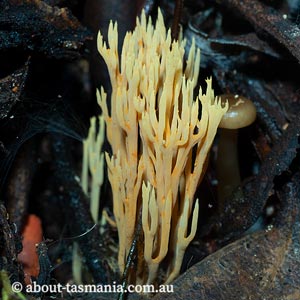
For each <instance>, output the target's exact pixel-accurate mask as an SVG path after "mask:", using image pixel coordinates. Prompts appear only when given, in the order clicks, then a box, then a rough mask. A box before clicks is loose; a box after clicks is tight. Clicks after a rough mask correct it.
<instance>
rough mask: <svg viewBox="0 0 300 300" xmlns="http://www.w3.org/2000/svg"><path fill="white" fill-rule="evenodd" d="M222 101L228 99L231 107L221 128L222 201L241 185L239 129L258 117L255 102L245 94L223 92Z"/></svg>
mask: <svg viewBox="0 0 300 300" xmlns="http://www.w3.org/2000/svg"><path fill="white" fill-rule="evenodd" d="M220 98H221V102H222V103H225V102H226V100H228V104H229V109H228V111H227V113H225V114H224V116H223V118H222V120H221V122H220V125H219V128H220V139H219V145H218V158H217V176H218V199H219V201H220V202H221V203H222V202H223V200H224V199H226V198H227V197H229V196H230V195H231V193H232V192H233V191H234V189H235V188H237V187H238V186H239V185H240V182H241V178H240V171H239V163H238V149H237V136H238V129H239V128H243V127H246V126H249V125H250V124H252V123H253V122H254V121H255V119H256V108H255V106H254V104H253V102H252V101H251V100H249V99H247V98H245V97H243V96H239V95H233V94H223V95H221V96H220Z"/></svg>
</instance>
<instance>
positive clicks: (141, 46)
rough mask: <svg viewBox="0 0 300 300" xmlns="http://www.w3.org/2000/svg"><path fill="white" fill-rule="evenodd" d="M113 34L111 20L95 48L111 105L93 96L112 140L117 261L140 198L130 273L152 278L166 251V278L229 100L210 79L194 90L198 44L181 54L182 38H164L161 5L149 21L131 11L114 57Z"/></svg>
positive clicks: (173, 272) (175, 263)
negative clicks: (129, 26) (138, 245)
mask: <svg viewBox="0 0 300 300" xmlns="http://www.w3.org/2000/svg"><path fill="white" fill-rule="evenodd" d="M117 42H118V32H117V24H116V23H115V24H113V23H112V22H111V23H110V25H109V31H108V44H109V48H107V46H106V44H105V42H104V41H103V38H102V35H101V33H99V35H98V50H99V53H100V54H101V56H102V57H103V58H104V60H105V62H106V64H107V67H108V71H109V75H110V80H111V84H112V95H111V108H110V110H109V109H108V106H107V101H106V94H105V92H104V90H103V88H101V90H100V91H98V92H97V96H98V103H99V105H100V106H101V109H102V111H103V116H104V119H105V122H106V133H107V138H108V141H109V143H110V144H111V147H112V155H111V156H110V155H109V154H106V161H107V165H108V176H109V181H110V183H111V186H112V191H113V210H114V216H115V219H116V224H117V228H118V234H119V258H118V261H119V267H120V271H121V272H122V271H123V270H124V265H125V260H126V257H127V254H128V251H129V248H130V245H131V243H132V240H133V235H134V230H135V227H136V225H137V215H138V213H137V210H138V207H140V206H141V207H142V225H143V232H144V250H143V254H144V255H143V261H140V262H139V264H138V265H139V267H140V268H141V270H138V272H137V276H136V277H137V281H139V282H149V283H151V282H155V281H156V279H157V276H158V272H159V268H160V266H161V262H162V261H163V260H164V259H165V258H166V257H168V261H169V262H170V264H169V267H168V270H167V274H166V275H165V277H164V278H163V279H162V280H163V281H166V282H170V281H172V280H173V279H174V278H175V277H176V276H177V275H178V274H179V271H180V266H181V263H182V259H183V255H184V252H185V249H186V247H187V246H188V244H189V243H190V242H191V240H192V239H193V238H194V236H195V233H196V228H197V219H198V210H199V207H198V200H197V201H194V194H195V191H196V189H197V186H198V185H199V182H200V180H201V178H202V176H203V173H204V171H205V162H206V159H207V155H208V151H209V149H210V147H211V145H212V142H213V139H214V136H215V134H216V130H217V127H218V125H219V123H220V120H221V118H222V116H223V114H224V113H225V112H226V111H227V108H228V107H227V105H225V107H222V106H221V103H220V101H219V100H218V99H215V97H214V93H213V90H212V86H211V80H207V90H206V93H202V90H201V88H200V90H199V95H198V97H196V99H195V98H194V93H193V91H194V88H195V86H196V84H197V80H198V72H199V64H200V51H199V49H196V47H195V43H194V42H193V43H192V46H191V49H190V51H189V55H188V59H187V61H186V62H185V61H184V46H185V41H184V40H179V41H174V42H172V41H171V34H170V30H168V31H167V30H166V28H165V25H164V21H163V17H162V14H161V12H160V11H158V17H157V21H156V25H155V26H153V25H152V22H151V19H150V18H149V20H148V21H147V20H146V16H145V13H144V12H143V13H142V16H141V19H140V20H139V19H137V24H136V27H135V29H134V31H133V32H128V33H127V34H126V36H125V39H124V42H123V48H122V53H121V57H120V60H119V56H118V51H117V48H118V47H117V46H118V44H117ZM184 65H186V66H185V68H184ZM200 110H201V119H199V115H200ZM190 217H191V218H192V220H191V229H190V233H187V230H188V227H189V219H190Z"/></svg>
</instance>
